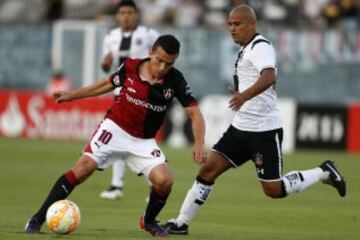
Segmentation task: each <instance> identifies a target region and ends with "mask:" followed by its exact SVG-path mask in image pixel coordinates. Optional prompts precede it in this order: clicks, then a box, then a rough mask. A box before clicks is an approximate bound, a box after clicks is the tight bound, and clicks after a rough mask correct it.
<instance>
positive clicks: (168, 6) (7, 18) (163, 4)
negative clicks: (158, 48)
mask: <svg viewBox="0 0 360 240" xmlns="http://www.w3.org/2000/svg"><path fill="white" fill-rule="evenodd" d="M119 1H120V0H0V22H41V21H53V20H57V19H62V18H65V19H104V18H105V19H106V18H109V17H111V16H112V14H113V13H114V12H115V9H116V5H117V3H118V2H119ZM135 1H136V0H135ZM136 2H137V4H138V6H139V8H140V10H141V15H142V22H143V24H145V25H149V26H163V25H171V26H177V27H196V26H209V27H218V26H224V24H226V16H227V13H228V11H229V9H231V8H232V7H233V6H235V5H237V4H241V3H246V4H249V5H251V6H252V7H253V8H254V9H255V10H256V12H257V14H258V17H259V21H262V22H266V23H269V24H274V25H285V26H291V27H312V28H325V27H328V28H334V27H346V28H357V27H359V26H360V0H137V1H136Z"/></svg>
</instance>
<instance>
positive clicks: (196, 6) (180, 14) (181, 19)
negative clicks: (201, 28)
mask: <svg viewBox="0 0 360 240" xmlns="http://www.w3.org/2000/svg"><path fill="white" fill-rule="evenodd" d="M173 11H174V14H173V15H174V24H175V26H177V27H195V26H197V25H200V23H201V19H202V15H203V12H204V11H203V8H202V6H201V5H200V3H199V2H198V1H196V0H178V4H177V5H176V8H173Z"/></svg>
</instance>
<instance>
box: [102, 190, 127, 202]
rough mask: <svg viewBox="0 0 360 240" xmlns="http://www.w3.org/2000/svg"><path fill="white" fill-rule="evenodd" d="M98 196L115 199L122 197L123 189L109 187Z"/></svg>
mask: <svg viewBox="0 0 360 240" xmlns="http://www.w3.org/2000/svg"><path fill="white" fill-rule="evenodd" d="M100 197H101V198H103V199H108V200H115V199H118V198H122V197H123V191H122V190H121V189H119V188H115V187H110V188H109V189H108V190H106V191H103V192H101V193H100Z"/></svg>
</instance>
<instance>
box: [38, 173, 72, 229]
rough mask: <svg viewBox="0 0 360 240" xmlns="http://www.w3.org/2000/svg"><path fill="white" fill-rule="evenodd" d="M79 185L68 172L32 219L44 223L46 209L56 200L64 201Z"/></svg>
mask: <svg viewBox="0 0 360 240" xmlns="http://www.w3.org/2000/svg"><path fill="white" fill-rule="evenodd" d="M78 184H79V181H78V179H77V178H76V176H75V174H74V173H73V172H72V171H71V170H70V171H68V172H66V173H65V174H64V175H62V176H61V177H60V178H59V179H58V180H57V181H56V183H55V184H54V186H53V188H52V189H51V191H50V193H49V195H48V196H47V198H46V200H45V201H44V203H43V204H42V205H41V207H40V209H39V210H38V211H37V213H36V214H35V215H34V217H35V218H36V219H37V220H38V221H39V222H40V223H43V222H45V218H46V211H47V209H48V208H49V207H50V206H51V204H53V203H54V202H56V201H58V200H62V199H65V198H66V197H67V196H69V195H70V193H71V192H72V190H73V189H74V188H75V186H76V185H78Z"/></svg>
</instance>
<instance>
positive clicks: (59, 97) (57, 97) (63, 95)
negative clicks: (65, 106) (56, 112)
mask: <svg viewBox="0 0 360 240" xmlns="http://www.w3.org/2000/svg"><path fill="white" fill-rule="evenodd" d="M70 95H71V94H70V93H69V92H65V91H58V92H54V93H53V99H54V102H55V103H62V102H68V101H71V98H70Z"/></svg>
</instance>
